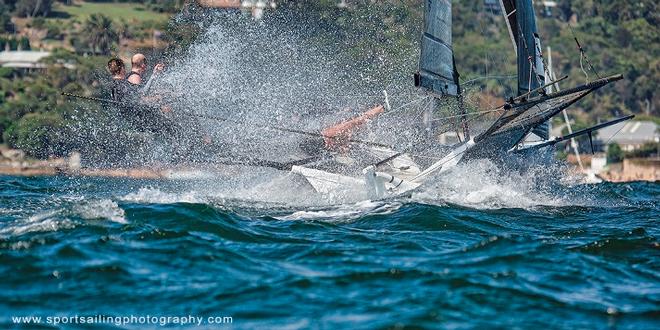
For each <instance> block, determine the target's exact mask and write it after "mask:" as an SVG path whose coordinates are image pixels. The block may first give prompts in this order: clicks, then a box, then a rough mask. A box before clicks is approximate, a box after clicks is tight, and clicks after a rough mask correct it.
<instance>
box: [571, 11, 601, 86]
mask: <svg viewBox="0 0 660 330" xmlns="http://www.w3.org/2000/svg"><path fill="white" fill-rule="evenodd" d="M567 24H568V28H569V29H570V30H571V34H572V35H573V39H574V40H575V44H576V45H577V47H578V50H579V51H580V66H582V59H583V58H584V60H585V61H586V62H587V64H588V65H589V69H591V71H593V72H594V73H595V74H596V77H598V79H602V77H601V76H600V74H599V73H598V71H597V70H596V68H594V66H593V65H592V64H591V61H590V60H589V57H587V52H586V51H585V50H584V48H582V45H581V44H580V41H579V40H578V38H577V36H576V35H575V31H574V30H573V27H572V26H571V23H567ZM582 71H583V72H584V68H582ZM585 74H586V73H585ZM588 82H589V80H587V83H588Z"/></svg>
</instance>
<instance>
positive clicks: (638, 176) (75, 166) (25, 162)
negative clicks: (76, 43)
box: [0, 146, 660, 182]
mask: <svg viewBox="0 0 660 330" xmlns="http://www.w3.org/2000/svg"><path fill="white" fill-rule="evenodd" d="M590 160H591V159H589V161H590ZM569 164H571V162H569ZM572 165H573V166H574V167H575V170H576V172H577V173H580V172H579V170H578V169H577V166H575V164H572ZM229 167H231V165H229ZM213 172H218V174H219V173H221V172H223V171H222V170H221V168H219V167H218V166H217V165H212V164H209V166H208V167H206V168H199V167H197V168H196V167H184V166H173V167H162V168H154V167H130V168H124V167H117V168H88V167H82V166H81V165H80V154H79V153H75V152H74V153H72V154H71V156H69V157H66V158H51V159H47V160H38V159H29V158H26V157H25V154H24V152H22V151H21V150H16V149H9V148H6V147H4V146H0V175H11V176H23V177H30V176H55V175H67V176H78V177H100V178H128V179H171V178H176V177H179V178H183V177H189V178H193V177H212V175H213V174H212V173H213ZM594 174H595V176H596V177H598V178H599V179H601V180H603V181H607V182H634V181H647V182H658V181H660V158H633V159H624V160H623V162H621V163H615V164H609V165H607V166H606V167H604V168H603V169H602V170H601V171H600V172H598V173H594Z"/></svg>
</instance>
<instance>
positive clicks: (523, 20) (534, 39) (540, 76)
mask: <svg viewBox="0 0 660 330" xmlns="http://www.w3.org/2000/svg"><path fill="white" fill-rule="evenodd" d="M500 4H501V6H502V13H503V14H504V18H505V22H506V24H507V27H508V28H509V35H510V36H511V41H512V43H513V46H514V48H515V50H516V57H517V67H518V88H517V89H518V91H517V92H518V96H520V95H524V94H528V93H529V92H531V91H534V90H537V89H539V87H541V86H542V84H543V82H544V81H545V68H544V65H543V54H542V48H541V39H540V37H539V35H538V33H537V28H536V14H535V13H534V6H533V4H532V0H500ZM541 92H542V91H541ZM534 94H536V93H533V94H530V95H529V96H530V97H534V96H537V95H534ZM549 130H550V127H549V123H548V122H543V123H541V124H539V125H537V126H536V127H534V128H533V129H532V133H534V134H536V135H538V136H539V137H541V138H542V139H544V140H547V139H548V138H549V137H550V132H549Z"/></svg>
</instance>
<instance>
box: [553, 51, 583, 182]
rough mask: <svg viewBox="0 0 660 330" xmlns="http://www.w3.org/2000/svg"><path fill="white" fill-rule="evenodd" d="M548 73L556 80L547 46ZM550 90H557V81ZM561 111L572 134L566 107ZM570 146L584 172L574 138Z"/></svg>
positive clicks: (569, 132)
mask: <svg viewBox="0 0 660 330" xmlns="http://www.w3.org/2000/svg"><path fill="white" fill-rule="evenodd" d="M548 73H549V74H550V77H549V78H550V79H551V80H552V81H555V80H557V76H556V75H555V70H554V68H553V67H552V48H550V46H548ZM548 88H550V89H551V90H552V89H554V90H555V91H557V92H559V83H558V82H557V83H555V84H552V85H551V86H549V87H548ZM561 113H562V114H563V115H564V122H566V128H568V134H573V128H572V127H571V121H570V120H569V119H568V113H566V109H564V110H562V111H561ZM571 148H572V149H573V152H574V153H575V157H576V158H577V162H578V166H579V167H580V171H581V172H582V173H584V166H583V165H582V158H581V157H580V151H579V150H578V144H577V142H575V139H574V138H571Z"/></svg>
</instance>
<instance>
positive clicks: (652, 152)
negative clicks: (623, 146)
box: [626, 142, 660, 158]
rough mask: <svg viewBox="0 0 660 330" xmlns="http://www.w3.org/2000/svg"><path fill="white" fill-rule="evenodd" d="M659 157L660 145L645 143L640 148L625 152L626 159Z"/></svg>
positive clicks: (657, 143)
mask: <svg viewBox="0 0 660 330" xmlns="http://www.w3.org/2000/svg"><path fill="white" fill-rule="evenodd" d="M658 156H660V143H659V142H647V143H645V144H644V145H642V147H641V148H639V149H637V150H634V151H630V152H626V157H627V158H644V157H658Z"/></svg>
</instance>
